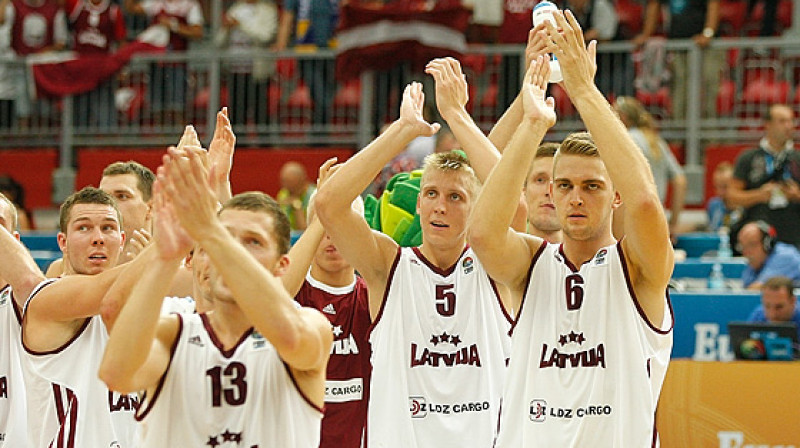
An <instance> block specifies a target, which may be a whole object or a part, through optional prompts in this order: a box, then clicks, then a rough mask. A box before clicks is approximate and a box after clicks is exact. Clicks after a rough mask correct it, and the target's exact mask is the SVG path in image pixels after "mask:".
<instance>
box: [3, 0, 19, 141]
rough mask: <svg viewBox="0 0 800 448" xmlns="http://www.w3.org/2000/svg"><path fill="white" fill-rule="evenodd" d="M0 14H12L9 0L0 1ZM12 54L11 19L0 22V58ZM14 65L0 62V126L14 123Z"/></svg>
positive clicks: (8, 126)
mask: <svg viewBox="0 0 800 448" xmlns="http://www.w3.org/2000/svg"><path fill="white" fill-rule="evenodd" d="M0 10H2V11H3V12H0V14H4V15H5V17H10V16H12V15H14V7H13V6H11V0H2V1H0ZM13 56H14V50H12V49H11V21H10V20H6V21H4V22H3V23H0V58H10V57H13ZM14 76H15V67H14V66H13V65H11V64H4V63H3V64H0V128H3V129H9V128H11V126H13V125H14V100H15V99H16V97H17V84H16V81H15V80H14Z"/></svg>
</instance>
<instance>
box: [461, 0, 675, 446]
mask: <svg viewBox="0 0 800 448" xmlns="http://www.w3.org/2000/svg"><path fill="white" fill-rule="evenodd" d="M555 16H556V21H557V27H558V28H560V29H562V30H563V31H562V32H563V34H560V33H559V32H558V31H556V27H553V26H551V25H548V26H547V37H548V39H549V40H550V44H549V45H548V52H554V53H555V54H556V55H557V56H558V60H559V61H560V63H561V67H562V72H563V74H564V86H565V88H566V90H567V92H568V94H569V96H570V99H571V100H572V102H573V104H575V106H576V107H577V109H578V111H579V113H580V115H581V117H582V118H583V120H584V122H585V123H586V126H587V128H588V129H589V132H590V133H591V136H590V135H589V134H587V133H579V134H575V135H571V136H569V137H568V138H566V139H565V140H564V142H563V143H562V144H561V146H560V148H559V151H558V154H557V155H556V157H555V160H554V181H553V187H552V188H553V199H554V202H555V205H556V211H557V213H558V216H559V219H560V222H561V226H562V229H563V232H564V242H563V244H562V245H560V246H558V245H550V244H547V243H546V242H545V241H543V240H542V239H540V238H537V237H534V236H531V235H524V234H519V233H516V232H513V231H510V230H509V229H508V227H509V223H510V221H511V216H512V214H513V209H514V204H515V203H516V195H515V194H514V192H515V191H518V189H519V188H521V187H522V184H523V182H524V180H525V175H526V169H527V167H528V166H530V162H531V160H532V159H533V157H534V154H533V152H531V151H529V149H528V148H529V147H530V142H532V141H533V142H540V141H541V140H542V138H543V137H544V135H545V133H546V132H547V130H548V129H549V128H550V127H551V126H552V125H553V124H554V123H555V112H554V110H553V102H552V99H548V100H547V101H545V99H544V91H545V89H546V86H547V79H548V78H549V63H548V61H547V59H546V58H537V60H536V62H535V63H534V64H533V65H532V66H531V67H530V68H529V70H528V72H527V74H526V80H525V81H526V82H525V86H524V90H525V92H524V95H525V97H524V110H525V119H524V120H523V122H522V123H521V125H520V127H519V128H518V130H517V132H516V133H515V134H514V137H513V138H512V141H511V143H510V144H509V146H508V147H507V148H506V151H505V152H504V153H503V157H502V159H501V161H500V163H499V164H498V165H497V167H496V168H495V170H494V171H493V172H492V174H491V176H490V177H489V179H488V181H487V182H486V185H485V186H484V189H483V190H482V191H481V194H480V196H479V198H478V203H477V204H476V207H475V210H474V213H473V214H472V217H473V218H472V221H471V222H470V226H469V241H470V244H471V245H472V246H473V247H474V249H475V251H476V253H477V254H478V256H479V257H481V260H483V261H484V263H485V264H486V268H487V270H488V271H489V273H490V275H492V276H493V278H497V279H498V281H499V282H502V283H504V284H506V285H508V286H509V288H510V289H511V290H512V292H514V291H518V292H524V294H525V295H524V298H523V300H522V302H521V303H520V304H519V306H516V307H514V309H515V310H518V311H517V320H516V323H515V327H514V330H513V336H512V339H513V348H512V354H511V363H510V365H509V372H508V377H507V382H506V385H505V388H504V393H503V412H502V416H501V420H500V433H499V436H498V440H497V443H496V446H498V447H514V448H518V447H529V446H531V447H532V446H558V447H585V446H620V447H629V446H630V447H633V446H655V445H657V444H658V438H657V434H656V433H655V409H656V404H657V402H658V397H659V393H660V389H661V385H662V382H663V379H664V375H665V373H666V369H667V364H668V362H669V354H670V349H671V346H672V334H671V329H672V323H673V320H672V312H671V307H670V305H669V300H668V298H667V293H666V287H667V282H668V280H669V278H670V275H671V270H672V263H673V253H672V246H671V244H670V240H669V230H668V225H667V220H666V218H665V216H664V214H663V210H662V208H661V204H660V201H659V199H658V194H657V191H656V187H655V182H654V180H653V178H652V174H651V173H650V169H649V167H648V166H647V162H646V160H645V158H644V156H642V154H641V152H640V151H639V150H638V148H637V147H636V145H635V144H634V143H633V141H632V140H631V139H630V138H629V137H628V135H627V133H626V130H625V127H624V126H623V125H622V123H621V122H620V121H619V119H618V118H617V117H616V115H615V114H614V113H613V111H612V109H611V107H610V105H609V104H608V102H607V101H606V100H605V98H604V97H603V95H602V94H601V93H600V91H599V90H598V89H597V88H596V86H595V85H594V81H593V78H594V73H595V67H596V66H595V63H594V56H595V49H596V43H595V42H592V43H590V44H589V47H588V50H587V49H586V48H585V47H584V40H583V35H582V32H581V29H580V27H579V26H578V24H577V21H576V20H575V18H574V17H573V16H572V14H571V13H570V12H569V11H567V12H566V13H565V14H564V15H562V14H560V13H559V14H555ZM565 16H566V18H565ZM595 142H596V143H595ZM622 200H624V201H625V202H626V207H625V213H626V215H628V216H627V219H626V220H625V223H626V229H625V235H626V236H625V238H624V239H623V240H622V241H619V242H617V241H615V240H614V238H613V236H612V233H611V216H612V211H613V210H614V209H615V208H617V207H618V206H619V205H620V203H621V201H622Z"/></svg>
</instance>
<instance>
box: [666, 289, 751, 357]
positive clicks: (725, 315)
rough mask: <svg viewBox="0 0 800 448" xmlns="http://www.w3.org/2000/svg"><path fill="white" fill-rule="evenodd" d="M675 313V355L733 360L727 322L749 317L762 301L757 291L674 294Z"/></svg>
mask: <svg viewBox="0 0 800 448" xmlns="http://www.w3.org/2000/svg"><path fill="white" fill-rule="evenodd" d="M670 298H671V299H672V308H673V310H674V312H675V329H674V345H673V348H672V357H673V358H692V359H694V360H697V361H716V360H721V361H728V360H731V359H733V352H732V350H731V348H730V344H729V338H728V322H730V321H733V320H747V318H748V317H749V316H750V313H751V312H752V311H753V309H754V308H755V307H756V306H758V304H760V303H761V299H760V295H759V294H758V293H728V294H719V293H677V292H675V293H673V292H670Z"/></svg>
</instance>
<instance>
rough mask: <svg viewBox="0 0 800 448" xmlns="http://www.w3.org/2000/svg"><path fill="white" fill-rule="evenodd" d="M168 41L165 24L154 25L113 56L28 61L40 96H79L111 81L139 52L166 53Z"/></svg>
mask: <svg viewBox="0 0 800 448" xmlns="http://www.w3.org/2000/svg"><path fill="white" fill-rule="evenodd" d="M168 42H169V30H167V28H166V27H164V26H163V25H153V26H151V27H150V28H148V29H146V30H144V31H142V33H141V34H140V35H139V37H138V38H137V39H136V40H134V41H133V42H129V43H127V44H125V45H123V46H121V47H120V48H119V50H117V51H116V52H115V53H112V54H111V55H84V56H76V57H73V58H70V59H68V60H62V61H59V62H52V61H46V62H45V61H39V60H37V59H29V62H30V63H31V72H32V73H33V79H34V81H35V82H36V88H37V91H38V92H39V93H40V94H43V95H50V96H66V95H76V94H79V93H84V92H88V91H90V90H93V89H94V88H95V87H97V86H98V85H99V84H100V83H101V82H103V81H105V80H107V79H109V78H110V77H111V76H113V75H114V74H115V73H117V72H118V71H119V70H120V69H122V67H124V66H125V65H126V64H127V63H128V62H129V61H130V59H131V57H133V55H134V54H136V53H163V52H164V51H165V50H166V47H167V43H168Z"/></svg>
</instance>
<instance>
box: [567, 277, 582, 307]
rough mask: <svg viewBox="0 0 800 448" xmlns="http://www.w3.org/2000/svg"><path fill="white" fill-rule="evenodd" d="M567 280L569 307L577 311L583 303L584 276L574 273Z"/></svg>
mask: <svg viewBox="0 0 800 448" xmlns="http://www.w3.org/2000/svg"><path fill="white" fill-rule="evenodd" d="M566 281H567V284H566V293H567V309H568V310H570V311H575V310H577V309H580V307H581V305H583V277H581V276H580V275H577V274H573V275H570V276H567V280H566Z"/></svg>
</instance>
